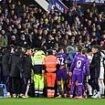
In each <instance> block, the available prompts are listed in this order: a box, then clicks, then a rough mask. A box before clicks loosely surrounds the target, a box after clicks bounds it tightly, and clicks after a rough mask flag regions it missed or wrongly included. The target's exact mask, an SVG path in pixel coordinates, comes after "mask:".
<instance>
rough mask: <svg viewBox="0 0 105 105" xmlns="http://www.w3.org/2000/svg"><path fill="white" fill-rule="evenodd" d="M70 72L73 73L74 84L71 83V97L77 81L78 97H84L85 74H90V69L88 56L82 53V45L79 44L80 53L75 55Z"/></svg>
mask: <svg viewBox="0 0 105 105" xmlns="http://www.w3.org/2000/svg"><path fill="white" fill-rule="evenodd" d="M84 71H85V72H84ZM86 73H87V74H86ZM70 74H71V75H72V85H71V90H70V97H71V98H72V97H73V94H74V88H75V83H76V82H77V83H78V85H77V97H78V98H82V95H83V93H82V92H83V91H82V90H83V80H84V75H89V74H90V70H89V61H88V58H87V56H86V55H85V54H83V53H82V47H81V46H78V53H77V54H76V55H75V57H74V60H73V62H72V64H71V67H70Z"/></svg>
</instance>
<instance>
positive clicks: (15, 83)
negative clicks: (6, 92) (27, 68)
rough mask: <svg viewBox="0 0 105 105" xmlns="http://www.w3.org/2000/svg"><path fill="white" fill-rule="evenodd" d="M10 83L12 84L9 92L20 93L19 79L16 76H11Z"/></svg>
mask: <svg viewBox="0 0 105 105" xmlns="http://www.w3.org/2000/svg"><path fill="white" fill-rule="evenodd" d="M10 84H11V85H12V89H11V93H12V94H17V95H18V94H20V92H21V91H20V89H21V79H20V78H18V77H12V78H11V80H10Z"/></svg>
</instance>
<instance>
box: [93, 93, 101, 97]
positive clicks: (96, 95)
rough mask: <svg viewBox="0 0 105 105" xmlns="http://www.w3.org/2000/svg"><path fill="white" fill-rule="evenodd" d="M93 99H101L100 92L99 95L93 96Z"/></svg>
mask: <svg viewBox="0 0 105 105" xmlns="http://www.w3.org/2000/svg"><path fill="white" fill-rule="evenodd" d="M92 98H101V95H100V93H99V92H98V93H97V94H95V95H93V96H92Z"/></svg>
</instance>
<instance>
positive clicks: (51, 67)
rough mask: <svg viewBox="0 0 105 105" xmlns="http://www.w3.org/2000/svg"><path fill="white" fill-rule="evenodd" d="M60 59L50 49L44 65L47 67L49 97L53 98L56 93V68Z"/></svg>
mask: <svg viewBox="0 0 105 105" xmlns="http://www.w3.org/2000/svg"><path fill="white" fill-rule="evenodd" d="M57 64H58V60H57V57H56V56H54V55H53V53H52V51H51V50H50V51H48V55H47V56H46V57H45V60H44V65H45V69H46V83H47V97H49V98H51V97H54V95H55V89H54V87H55V80H56V68H57Z"/></svg>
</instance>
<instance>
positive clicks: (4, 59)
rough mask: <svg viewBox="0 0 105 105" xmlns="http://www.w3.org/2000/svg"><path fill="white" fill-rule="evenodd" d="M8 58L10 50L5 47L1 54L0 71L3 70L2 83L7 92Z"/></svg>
mask: <svg viewBox="0 0 105 105" xmlns="http://www.w3.org/2000/svg"><path fill="white" fill-rule="evenodd" d="M9 58H10V51H9V49H7V48H5V49H4V51H3V55H2V71H3V83H4V84H6V87H7V91H8V92H10V88H9V81H8V80H9V73H10V68H9ZM8 95H9V93H8Z"/></svg>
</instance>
